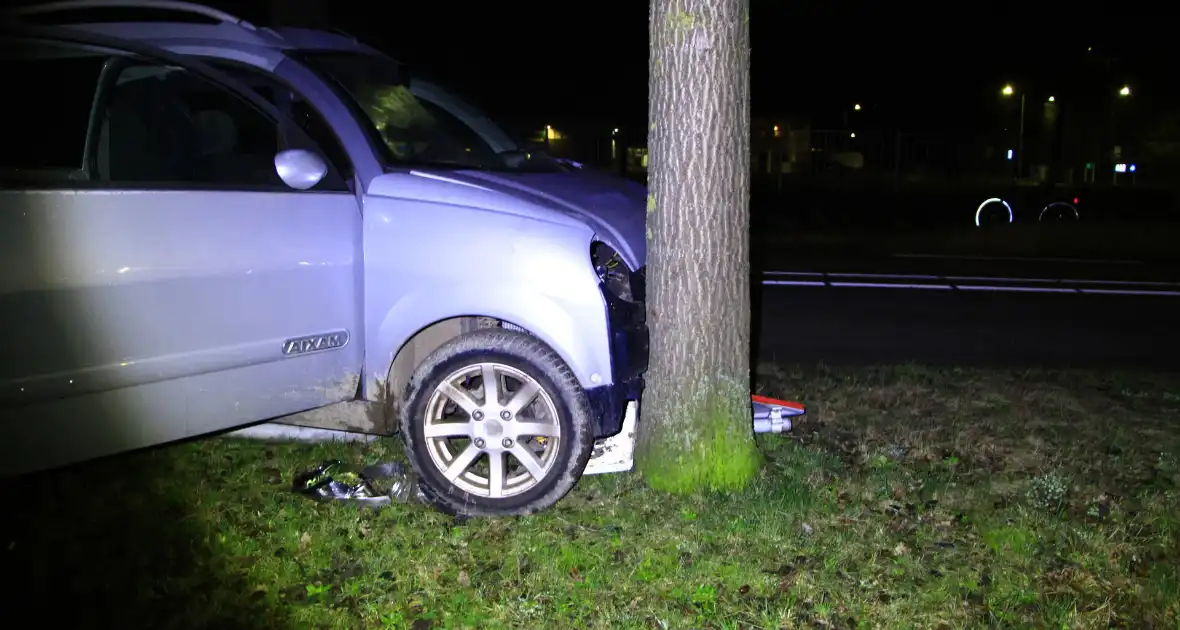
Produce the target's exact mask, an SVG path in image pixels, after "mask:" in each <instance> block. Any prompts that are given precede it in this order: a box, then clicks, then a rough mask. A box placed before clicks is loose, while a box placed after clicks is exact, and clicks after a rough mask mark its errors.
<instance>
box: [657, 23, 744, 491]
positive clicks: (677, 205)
mask: <svg viewBox="0 0 1180 630" xmlns="http://www.w3.org/2000/svg"><path fill="white" fill-rule="evenodd" d="M649 21H650V37H651V41H650V46H651V54H650V58H649V77H650V78H649V91H650V94H649V99H650V101H649V115H648V117H649V123H650V124H651V127H650V129H649V131H648V192H649V196H648V204H647V209H648V215H647V226H648V228H647V229H648V233H647V238H648V265H647V275H648V283H647V300H648V301H647V309H648V323H649V326H650V331H651V364H650V367H649V369H648V373H647V376H646V379H645V380H646V381H647V384H646V387H645V391H644V393H643V401H642V402H643V406H642V409H643V411H642V416H643V420H642V422H641V427H640V429H639V443H638V453H637V466H638V468H639V470H640V471H641V472H642V474H643V476H644V479H645V480H646V481H647V483H648V484H649V485H651V486H652V487H654V488H658V489H662V490H667V491H670V492H692V491H695V490H698V489H705V488H708V489H714V490H731V489H737V488H741V487H743V486H745V485H746V484H747V483H748V482H749V481H750V480H751V479H752V478H753V477H754V475H755V474H756V473H757V471H758V469H759V467H760V465H761V457H760V455H759V452H758V449H757V445H756V444H755V442H754V436H753V428H752V419H751V408H750V273H749V270H750V235H749V224H750V213H749V197H750V171H749V165H750V47H749V41H750V38H749V0H651V13H650V16H649Z"/></svg>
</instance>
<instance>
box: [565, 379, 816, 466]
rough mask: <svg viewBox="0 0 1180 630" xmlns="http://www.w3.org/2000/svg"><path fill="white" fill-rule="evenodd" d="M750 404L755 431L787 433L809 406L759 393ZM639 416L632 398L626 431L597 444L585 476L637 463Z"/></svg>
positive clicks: (624, 429)
mask: <svg viewBox="0 0 1180 630" xmlns="http://www.w3.org/2000/svg"><path fill="white" fill-rule="evenodd" d="M750 407H751V410H752V412H753V414H752V415H753V429H754V433H785V432H787V431H790V430H791V429H792V428H794V423H793V422H792V421H791V418H795V417H797V416H801V415H803V414H805V413H807V408H806V407H804V406H803V405H802V404H800V403H797V402H791V401H789V400H778V399H776V398H768V397H766V396H758V395H755V396H751V397H750ZM638 417H639V403H638V401H634V400H633V401H630V402H629V403H628V404H627V412H626V415H624V416H623V430H622V431H619V433H617V434H616V435H612V436H610V437H608V438H602V439H599V440H597V441H596V442H595V443H594V452H593V453H592V454H591V455H590V462H589V463H587V464H586V470H585V471H583V472H582V474H583V475H604V474H608V473H616V472H626V471H628V470H631V468H633V467H634V466H635V424H636V421H637V420H638Z"/></svg>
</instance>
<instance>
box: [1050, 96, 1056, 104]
mask: <svg viewBox="0 0 1180 630" xmlns="http://www.w3.org/2000/svg"><path fill="white" fill-rule="evenodd" d="M1049 102H1050V103H1055V102H1057V99H1055V98H1053V97H1052V96H1050V97H1049Z"/></svg>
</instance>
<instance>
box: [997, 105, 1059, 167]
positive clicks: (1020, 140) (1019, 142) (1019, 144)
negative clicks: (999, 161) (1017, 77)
mask: <svg viewBox="0 0 1180 630" xmlns="http://www.w3.org/2000/svg"><path fill="white" fill-rule="evenodd" d="M1015 93H1016V88H1014V87H1012V84H1011V83H1007V84H1005V85H1004V88H1003V89H1002V90H1000V94H1003V95H1004V96H1005V97H1008V96H1012V95H1013V94H1015ZM1025 96H1027V94H1025V93H1024V92H1021V93H1020V133H1019V134H1017V136H1016V176H1017V177H1020V174H1021V173H1022V172H1023V170H1024V97H1025ZM1049 100H1050V101H1052V100H1053V97H1052V96H1050V97H1049ZM1008 159H1009V160H1010V159H1012V156H1010V155H1009V156H1008Z"/></svg>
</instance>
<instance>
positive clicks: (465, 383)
mask: <svg viewBox="0 0 1180 630" xmlns="http://www.w3.org/2000/svg"><path fill="white" fill-rule="evenodd" d="M590 418H591V415H590V405H589V402H588V400H587V398H586V393H585V392H584V391H583V390H582V388H581V386H580V385H579V383H578V381H577V379H576V378H575V377H574V374H573V372H572V371H571V370H570V369H569V366H567V365H566V364H565V362H564V361H563V360H562V359H561V357H560V356H558V355H557V353H555V352H554V351H553V350H552V349H550V348H549V347H548V346H547V345H545V344H544V343H543V342H541V341H540V340H539V339H537V338H536V337H532V336H530V335H527V334H522V333H518V332H513V331H507V330H503V329H484V330H479V331H475V332H472V333H468V334H465V335H462V336H460V337H456V338H455V339H452V340H450V341H448V342H447V343H445V344H443V345H442V346H441V347H439V348H438V349H437V350H435V351H434V352H432V353H431V354H430V355H429V356H428V357H427V358H426V359H425V360H424V361H423V362H422V364H421V365H420V366H418V368H417V369H416V370H415V373H414V377H413V379H412V380H411V383H410V387H409V393H408V396H407V399H406V405H405V406H404V407H403V409H402V416H401V429H402V436H403V438H404V440H405V445H406V452H407V455H408V457H409V459H410V462H411V464H412V466H413V468H414V472H415V473H417V475H418V477H419V483H420V485H421V488H422V494H423V495H424V496H425V497H426V499H427V500H428V501H430V502H431V503H432V504H434V505H435V506H436V507H438V508H439V509H441V510H443V511H444V512H447V513H449V514H457V515H463V516H506V515H522V514H532V513H536V512H538V511H540V510H544V509H546V508H548V507H550V506H552V505H553V504H554V503H556V502H557V501H559V500H560V499H561V498H562V497H564V496H565V495H566V494H567V493H568V492H569V491H570V489H572V488H573V486H574V485H575V484H576V483H577V481H578V479H579V478H580V477H581V475H582V471H583V470H584V469H585V468H586V462H587V461H588V460H589V457H590V452H591V449H592V448H593V445H594V439H593V436H592V434H591V422H590Z"/></svg>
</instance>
